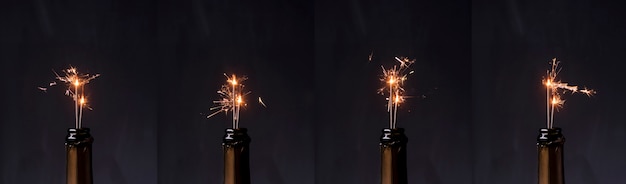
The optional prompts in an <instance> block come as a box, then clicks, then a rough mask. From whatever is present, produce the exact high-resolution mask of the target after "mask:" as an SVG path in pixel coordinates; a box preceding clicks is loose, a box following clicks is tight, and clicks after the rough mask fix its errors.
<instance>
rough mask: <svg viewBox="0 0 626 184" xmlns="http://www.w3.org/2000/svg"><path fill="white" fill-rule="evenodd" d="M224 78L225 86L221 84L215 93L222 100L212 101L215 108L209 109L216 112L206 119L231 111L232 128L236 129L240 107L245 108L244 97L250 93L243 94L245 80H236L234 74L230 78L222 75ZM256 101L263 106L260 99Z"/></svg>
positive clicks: (244, 78) (243, 78)
mask: <svg viewBox="0 0 626 184" xmlns="http://www.w3.org/2000/svg"><path fill="white" fill-rule="evenodd" d="M224 76H226V84H223V85H222V88H221V89H220V90H219V91H217V94H219V95H220V97H221V98H222V99H221V100H215V101H213V103H214V104H216V105H217V106H214V107H211V108H210V110H212V111H213V110H216V111H215V112H213V113H211V114H210V115H208V116H207V118H210V117H212V116H214V115H216V114H218V113H220V112H225V113H228V111H232V112H233V128H234V129H238V128H239V111H240V110H241V106H246V103H245V100H244V97H245V96H246V95H248V94H250V91H247V92H244V87H245V86H244V85H243V84H242V82H243V81H245V80H246V79H247V78H246V77H240V78H239V79H238V78H237V76H236V75H235V74H233V75H231V76H230V77H229V76H228V75H226V74H224ZM258 101H259V103H260V104H261V105H263V106H265V104H264V103H263V101H262V100H261V97H259V100H258Z"/></svg>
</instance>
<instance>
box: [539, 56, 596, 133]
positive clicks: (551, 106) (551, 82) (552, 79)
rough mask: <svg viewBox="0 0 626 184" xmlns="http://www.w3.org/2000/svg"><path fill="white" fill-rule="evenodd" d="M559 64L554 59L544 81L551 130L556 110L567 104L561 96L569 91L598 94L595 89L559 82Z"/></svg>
mask: <svg viewBox="0 0 626 184" xmlns="http://www.w3.org/2000/svg"><path fill="white" fill-rule="evenodd" d="M559 63H560V61H557V60H556V58H554V59H552V62H551V63H550V65H551V68H550V70H548V71H547V72H546V73H547V76H546V78H545V79H543V84H544V85H546V125H547V128H548V129H551V128H552V127H553V125H554V112H555V110H558V108H560V107H562V106H563V104H564V103H565V100H563V99H562V98H561V94H564V93H566V92H567V91H570V92H571V93H576V92H580V93H583V94H585V95H587V96H592V95H594V94H596V91H594V90H593V89H587V88H584V87H583V88H578V86H570V85H568V84H567V83H566V82H561V81H559V80H557V79H556V77H557V75H558V74H559V72H560V71H561V68H559Z"/></svg>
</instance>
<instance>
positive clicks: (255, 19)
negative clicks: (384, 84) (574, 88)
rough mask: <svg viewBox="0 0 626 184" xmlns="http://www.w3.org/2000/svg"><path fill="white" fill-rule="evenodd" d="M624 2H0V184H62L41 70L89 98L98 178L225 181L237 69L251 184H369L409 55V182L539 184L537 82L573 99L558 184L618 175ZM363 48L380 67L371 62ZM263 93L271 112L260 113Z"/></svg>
mask: <svg viewBox="0 0 626 184" xmlns="http://www.w3.org/2000/svg"><path fill="white" fill-rule="evenodd" d="M624 7H626V6H623V5H619V4H603V3H599V2H586V1H550V2H527V1H515V0H506V1H501V2H484V1H482V0H474V1H471V2H470V1H467V0H458V1H452V2H434V1H433V2H419V1H384V2H383V1H371V0H369V1H357V0H347V1H340V2H335V1H330V0H315V1H273V2H271V3H268V2H252V3H250V2H244V1H223V0H215V1H200V0H189V1H156V2H153V1H132V2H130V1H118V0H111V1H106V0H103V1H97V2H92V1H73V0H63V1H48V0H33V1H15V0H13V1H11V0H9V1H2V2H0V61H1V62H0V64H1V65H0V84H2V86H3V87H2V90H0V99H1V101H0V102H1V104H2V105H1V106H0V119H1V123H0V149H1V150H2V151H0V183H63V182H64V180H65V178H64V176H65V170H64V169H65V153H64V149H63V138H64V136H65V134H66V129H67V128H69V127H72V126H73V114H72V113H73V108H72V101H71V99H70V98H69V97H65V96H63V95H62V93H63V89H62V88H61V87H60V86H57V87H56V88H51V89H49V91H48V92H47V93H44V92H42V91H39V90H37V89H36V88H37V87H38V86H41V85H45V84H47V83H48V82H50V81H51V80H52V79H53V73H52V71H51V69H56V70H57V71H58V70H61V69H63V68H65V67H67V66H68V65H69V64H73V65H75V66H77V67H78V68H79V69H80V70H81V71H86V72H90V73H101V74H102V76H101V77H100V78H97V79H95V80H94V81H93V82H92V83H91V84H89V88H88V89H89V93H88V94H89V95H90V102H91V104H92V106H93V107H94V110H93V111H88V112H86V113H85V119H84V123H85V126H86V127H90V128H92V134H93V136H94V137H95V139H96V140H95V142H94V148H93V149H94V175H95V176H94V177H95V181H96V183H115V184H124V183H221V182H222V164H223V161H222V153H221V145H220V143H221V138H222V136H223V134H224V129H225V128H226V127H228V126H230V120H229V118H228V116H225V115H218V116H215V117H213V118H211V119H206V118H205V116H206V115H207V114H208V113H210V112H209V111H208V108H209V107H211V106H212V104H211V101H212V100H214V99H216V98H217V94H216V93H215V91H216V90H218V89H219V86H220V85H221V84H222V83H224V82H225V78H224V76H223V75H222V73H224V72H226V73H237V74H245V75H247V76H248V77H249V80H248V81H247V82H246V84H247V88H248V89H250V90H251V91H252V94H251V95H250V96H249V97H250V98H249V106H248V108H247V109H245V110H243V112H242V117H241V118H242V120H241V126H242V127H246V128H248V129H249V134H250V136H251V137H252V139H253V141H252V144H251V169H252V180H253V181H254V183H256V184H264V183H268V184H283V183H284V184H291V183H305V184H311V183H366V184H367V183H370V184H374V183H378V182H379V178H380V174H379V166H380V164H379V162H380V158H379V148H378V139H379V136H380V135H381V129H382V128H384V127H386V126H387V121H388V119H387V113H386V111H385V101H384V97H383V96H381V95H378V94H376V90H377V88H378V87H379V85H380V83H379V81H378V77H379V76H378V75H379V74H380V72H381V71H380V65H385V66H389V65H391V64H393V63H394V61H393V57H394V56H408V57H410V58H413V59H416V63H415V64H414V66H413V69H414V70H415V72H416V73H415V74H413V75H412V76H410V79H409V82H408V83H407V88H406V89H407V94H408V95H411V96H414V97H415V98H411V99H408V100H407V103H405V104H403V105H402V106H401V108H400V110H401V111H400V113H399V116H398V119H399V120H398V125H399V127H403V128H405V129H406V131H407V132H406V134H407V136H408V137H409V144H408V154H409V158H408V163H409V167H408V170H409V181H410V182H411V183H434V184H437V183H534V182H535V181H536V159H537V156H536V148H535V138H536V136H537V133H538V129H539V128H541V127H544V126H545V122H544V121H545V117H544V114H545V112H544V111H543V109H544V108H543V105H544V98H545V97H544V96H543V95H545V93H544V91H543V90H544V89H543V86H542V84H541V78H542V76H543V75H544V73H545V70H546V69H547V68H548V61H549V60H550V59H551V58H553V57H558V58H559V59H560V60H562V61H563V72H562V73H561V77H562V78H563V79H565V80H566V81H569V82H572V83H573V84H581V85H587V86H588V87H591V88H594V89H597V90H598V95H597V96H595V97H592V98H587V97H585V96H581V95H567V96H566V99H567V102H566V104H565V108H564V109H562V110H561V111H560V112H559V113H558V114H557V116H556V118H555V119H556V120H555V124H556V126H559V127H562V128H563V133H564V135H565V136H566V138H567V142H566V144H565V149H566V150H565V161H566V164H565V166H566V180H567V182H568V183H620V182H622V181H625V180H626V178H625V177H624V175H622V174H621V173H620V171H623V170H625V169H626V159H622V155H625V152H626V150H625V149H623V145H625V142H626V134H625V132H626V125H625V124H624V123H623V119H624V118H625V117H624V113H623V112H624V110H626V109H624V105H623V104H625V103H626V99H625V97H624V96H623V95H621V93H622V91H623V87H622V86H621V84H622V83H623V82H622V81H621V79H623V78H626V76H625V75H626V73H624V72H622V70H623V68H624V67H623V64H622V63H623V62H622V61H621V60H622V58H625V56H626V54H625V53H626V52H623V51H624V50H625V49H626V35H625V34H623V33H625V32H626V24H623V23H622V22H621V19H622V18H623V17H624V16H626V15H625V14H626V13H624V11H623V9H624ZM370 54H373V59H372V61H368V56H369V55H370ZM258 96H261V97H263V99H264V101H265V102H266V104H267V106H268V107H267V108H263V107H261V106H260V105H258V104H256V103H255V100H256V98H257V97H258Z"/></svg>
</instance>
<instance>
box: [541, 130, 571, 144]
mask: <svg viewBox="0 0 626 184" xmlns="http://www.w3.org/2000/svg"><path fill="white" fill-rule="evenodd" d="M562 142H565V138H564V137H563V134H562V133H561V128H558V127H555V128H541V129H539V135H538V136H537V144H552V143H562Z"/></svg>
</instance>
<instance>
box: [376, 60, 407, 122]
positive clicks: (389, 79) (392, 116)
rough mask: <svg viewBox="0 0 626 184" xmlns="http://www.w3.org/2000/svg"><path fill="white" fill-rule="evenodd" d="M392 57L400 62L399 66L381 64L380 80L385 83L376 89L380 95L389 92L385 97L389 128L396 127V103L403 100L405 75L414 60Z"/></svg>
mask: <svg viewBox="0 0 626 184" xmlns="http://www.w3.org/2000/svg"><path fill="white" fill-rule="evenodd" d="M394 59H395V60H396V61H398V62H399V63H400V66H398V65H394V66H393V67H392V68H389V69H385V67H384V66H381V68H382V70H383V75H382V78H381V79H380V80H381V81H383V82H385V83H387V84H385V85H384V86H383V87H382V88H380V89H378V93H380V94H382V95H385V93H386V92H388V93H389V94H388V95H389V97H387V112H389V127H390V128H391V129H395V128H396V117H397V111H398V105H399V104H400V103H402V101H403V95H402V93H403V92H404V88H403V87H402V86H403V85H404V81H405V80H406V79H407V76H408V75H409V74H412V73H413V71H409V67H410V66H411V64H413V63H414V62H415V60H409V59H408V58H404V57H403V58H398V57H395V58H394Z"/></svg>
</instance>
